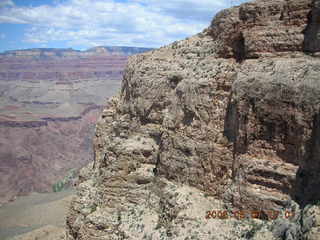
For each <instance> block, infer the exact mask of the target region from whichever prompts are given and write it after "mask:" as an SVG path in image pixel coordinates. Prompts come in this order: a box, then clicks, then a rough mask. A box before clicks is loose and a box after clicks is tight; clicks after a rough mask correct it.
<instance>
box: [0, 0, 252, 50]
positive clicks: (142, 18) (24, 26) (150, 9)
mask: <svg viewBox="0 0 320 240" xmlns="http://www.w3.org/2000/svg"><path fill="white" fill-rule="evenodd" d="M242 2H246V0H0V52H2V51H5V50H12V49H25V48H38V47H44V48H46V47H49V48H69V47H72V48H74V49H80V50H83V49H88V48H90V47H94V46H102V45H108V46H137V47H160V46H162V45H165V44H168V43H171V42H173V41H175V40H179V39H184V38H185V37H187V36H191V35H193V34H196V33H198V32H200V31H202V30H203V29H204V28H205V27H207V26H208V25H209V24H210V21H211V19H212V17H213V16H214V15H215V14H216V13H217V12H218V11H219V10H221V9H223V8H227V7H230V6H231V5H238V4H240V3H242Z"/></svg>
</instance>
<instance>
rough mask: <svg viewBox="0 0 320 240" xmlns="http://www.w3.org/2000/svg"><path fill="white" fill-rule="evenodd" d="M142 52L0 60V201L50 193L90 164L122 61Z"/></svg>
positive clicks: (106, 50) (53, 53)
mask: <svg viewBox="0 0 320 240" xmlns="http://www.w3.org/2000/svg"><path fill="white" fill-rule="evenodd" d="M145 50H148V49H145V48H131V47H113V48H111V47H97V48H94V49H90V50H88V51H83V52H81V51H75V50H72V49H28V50H16V51H8V52H5V53H2V54H0V203H3V202H6V201H8V200H10V199H14V197H15V196H17V195H25V194H28V193H30V192H33V191H37V192H45V191H52V185H53V184H54V183H56V182H57V181H61V180H62V179H63V178H64V177H65V176H66V175H68V174H69V173H70V170H72V169H79V168H81V167H83V166H85V165H86V164H88V162H90V161H92V156H93V154H92V137H93V132H94V125H95V123H96V120H97V118H98V115H99V113H100V111H101V109H102V105H104V104H105V101H106V100H105V99H106V98H107V97H110V96H112V95H114V94H115V93H116V92H117V91H118V89H119V88H120V80H121V76H122V72H123V69H124V67H125V64H126V62H127V55H129V54H132V53H137V52H142V51H145Z"/></svg>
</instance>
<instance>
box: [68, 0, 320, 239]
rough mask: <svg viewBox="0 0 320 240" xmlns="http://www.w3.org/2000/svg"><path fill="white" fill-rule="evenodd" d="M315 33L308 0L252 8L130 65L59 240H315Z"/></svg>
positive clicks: (319, 62)
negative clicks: (254, 215)
mask: <svg viewBox="0 0 320 240" xmlns="http://www.w3.org/2000/svg"><path fill="white" fill-rule="evenodd" d="M319 35H320V32H319V1H318V0H316V1H311V0H296V1H290V0H289V1H284V0H275V1H264V0H260V1H255V2H251V3H246V4H243V5H241V6H239V7H234V8H231V9H228V10H224V11H222V12H220V13H219V14H217V16H216V17H215V18H214V19H213V21H212V23H211V25H210V27H209V28H207V29H206V30H204V31H203V32H202V33H199V34H198V35H196V36H193V37H191V38H188V39H186V40H183V41H179V42H175V43H173V44H171V45H169V46H165V47H162V48H160V49H158V50H155V51H152V52H148V53H145V54H141V55H137V56H134V57H130V59H129V62H128V64H127V67H126V70H125V74H124V77H123V81H122V87H121V93H120V94H119V95H118V96H116V97H114V98H113V99H111V100H110V101H109V102H108V105H107V106H106V108H105V110H104V111H103V113H102V116H101V117H100V119H99V121H98V124H97V127H96V137H95V140H94V151H95V159H94V163H93V164H91V165H89V166H88V167H87V168H84V169H83V170H82V173H81V183H80V184H79V187H78V196H77V198H76V199H75V201H74V202H73V204H72V205H71V212H70V215H69V217H68V220H67V224H68V239H99V238H100V239H301V238H302V236H304V238H305V239H319V235H317V231H318V230H319V225H318V223H317V221H312V220H310V219H313V217H314V216H315V214H316V212H317V211H318V208H317V207H315V209H314V210H310V209H309V208H307V209H305V211H303V212H301V213H300V210H299V206H298V205H297V203H298V204H299V205H300V207H304V206H305V205H307V204H310V203H314V202H315V201H317V200H319V199H320V196H319V191H318V189H319V187H320V182H319V181H320V178H319V164H318V163H319V161H318V160H319V154H318V151H319V150H318V149H319V122H318V121H319V119H320V118H319V100H320V98H319V96H320V95H319V93H320V92H319V91H320V84H319V73H320V59H319V45H320V42H319V40H320V38H319ZM232 209H233V210H234V209H236V210H242V211H245V212H247V211H249V212H250V211H253V210H258V211H259V212H260V213H261V216H260V218H261V219H265V222H263V221H262V222H261V221H259V220H252V219H250V217H249V220H248V219H247V220H246V221H243V222H242V221H241V220H237V218H240V219H241V217H239V212H238V213H237V214H238V215H237V214H235V213H234V212H232ZM211 210H217V211H218V210H220V211H226V212H227V213H228V214H227V216H226V215H224V217H221V218H223V219H217V218H218V217H217V218H216V219H215V220H212V219H211V220H208V219H206V218H205V217H206V214H207V212H208V211H211ZM270 211H279V212H280V216H279V219H278V220H277V221H276V222H275V224H274V225H272V224H273V223H274V222H273V221H271V219H272V216H270V214H269V212H270ZM293 213H294V214H293ZM249 215H250V214H249ZM288 215H289V216H288ZM293 215H294V216H293ZM287 217H288V218H289V220H288V219H287ZM251 221H253V223H252V222H251ZM266 221H267V223H266ZM268 221H269V222H268ZM249 223H252V224H251V225H250V224H249ZM301 223H302V225H301ZM256 226H259V227H256ZM258 230H259V231H258Z"/></svg>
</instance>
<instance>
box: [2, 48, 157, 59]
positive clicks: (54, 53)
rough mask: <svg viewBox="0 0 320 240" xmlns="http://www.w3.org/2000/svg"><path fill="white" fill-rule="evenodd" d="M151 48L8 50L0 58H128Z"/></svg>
mask: <svg viewBox="0 0 320 240" xmlns="http://www.w3.org/2000/svg"><path fill="white" fill-rule="evenodd" d="M151 50H153V48H140V47H127V46H97V47H93V48H90V49H87V50H84V51H80V50H75V49H73V48H30V49H19V50H9V51H5V52H2V53H0V57H2V56H3V57H39V58H50V57H87V56H93V55H94V56H96V55H117V56H130V55H134V54H139V53H143V52H147V51H151Z"/></svg>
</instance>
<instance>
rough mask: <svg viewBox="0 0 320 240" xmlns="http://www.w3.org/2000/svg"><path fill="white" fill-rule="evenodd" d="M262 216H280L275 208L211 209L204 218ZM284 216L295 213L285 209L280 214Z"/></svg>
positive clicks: (268, 217)
mask: <svg viewBox="0 0 320 240" xmlns="http://www.w3.org/2000/svg"><path fill="white" fill-rule="evenodd" d="M263 216H267V219H269V220H275V219H278V218H279V217H280V211H276V210H234V211H228V210H212V211H207V212H206V216H205V218H206V219H229V218H235V219H238V220H242V219H248V218H255V219H261V218H262V217H263ZM281 216H283V217H284V218H287V219H289V218H293V217H294V216H295V213H294V212H293V211H285V212H284V214H282V215H281Z"/></svg>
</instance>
